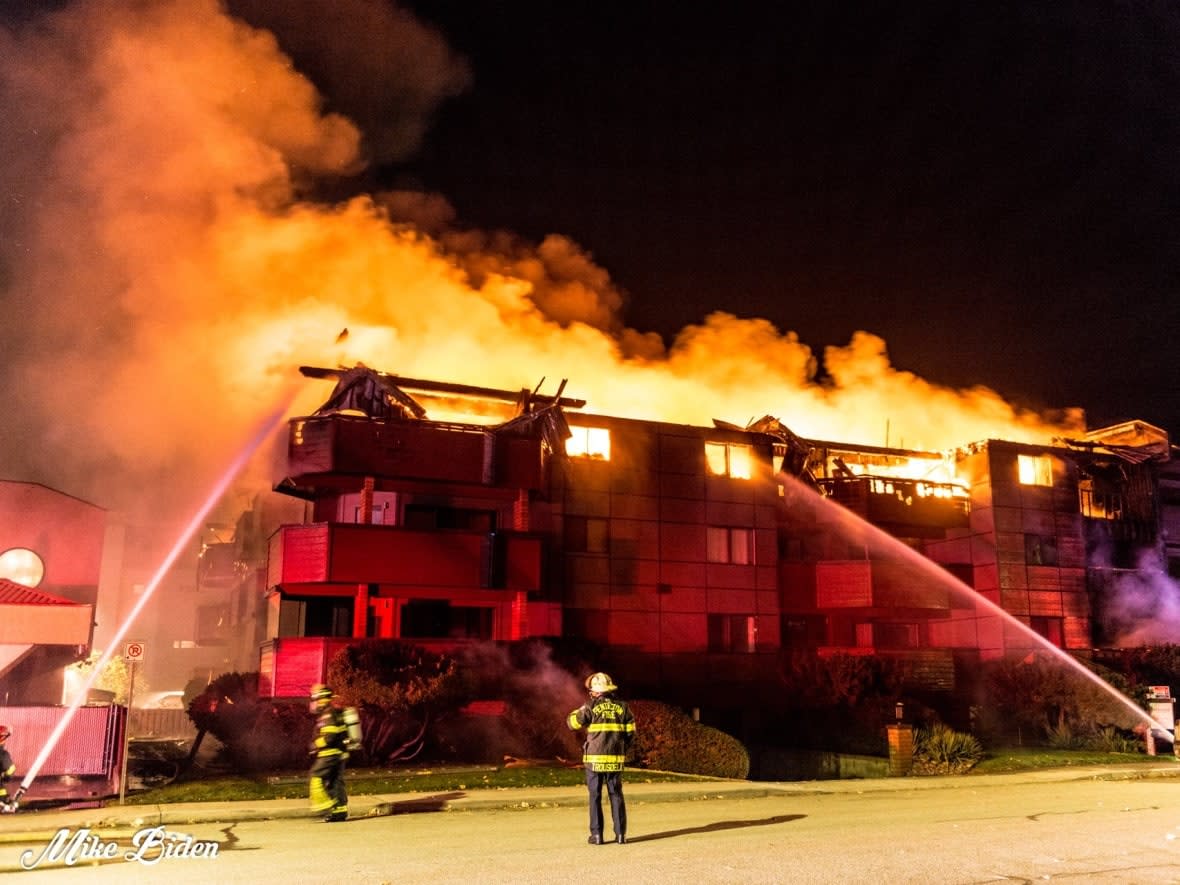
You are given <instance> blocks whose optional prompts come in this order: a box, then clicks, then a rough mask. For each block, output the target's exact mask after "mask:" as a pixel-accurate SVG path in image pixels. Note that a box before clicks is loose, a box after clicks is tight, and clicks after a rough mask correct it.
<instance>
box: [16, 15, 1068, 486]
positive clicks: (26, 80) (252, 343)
mask: <svg viewBox="0 0 1180 885" xmlns="http://www.w3.org/2000/svg"><path fill="white" fill-rule="evenodd" d="M405 51H407V52H410V53H411V54H412V53H413V51H414V48H413V46H409V47H405ZM432 51H433V50H432ZM407 67H409V68H412V67H413V65H409V66H407ZM453 81H454V80H453V77H450V78H448V79H447V82H448V83H449V84H453ZM0 84H4V85H3V86H2V87H0V88H2V89H3V90H4V92H5V93H6V94H5V98H7V99H9V100H8V101H6V102H5V106H6V107H12V108H16V109H17V110H16V111H15V112H14V113H15V117H16V119H10V120H9V121H8V127H7V128H8V133H9V134H8V135H6V136H0V138H2V139H3V141H2V142H0V143H2V144H3V147H4V148H5V149H6V150H5V155H6V156H8V157H13V158H14V160H13V161H12V162H11V163H9V164H8V166H9V168H8V170H7V171H5V172H2V173H0V176H3V184H4V185H5V187H4V189H3V192H5V193H8V194H14V195H15V196H14V197H13V199H14V200H15V201H16V203H17V205H15V206H14V205H10V206H9V212H10V213H12V214H13V218H12V219H11V220H10V221H8V222H0V224H4V225H5V229H4V231H3V232H4V233H6V234H9V235H10V241H11V242H15V243H19V244H20V248H19V249H18V250H15V251H12V252H11V253H9V254H7V255H5V256H4V258H5V261H6V262H7V264H8V268H9V270H10V272H9V275H8V280H7V282H6V284H5V285H6V290H5V293H4V298H5V301H6V304H5V306H6V315H8V316H12V317H15V319H14V321H13V322H14V323H15V324H16V325H17V326H19V330H18V331H19V333H20V335H21V336H23V338H24V339H25V340H26V341H29V342H33V344H31V345H29V346H26V347H23V348H21V349H20V351H19V352H18V353H16V354H14V357H13V363H12V368H11V369H10V370H9V371H10V376H9V377H8V378H7V379H6V380H8V381H9V382H11V383H10V384H9V385H8V386H9V387H11V388H13V389H16V390H23V391H26V392H32V393H26V394H12V396H14V397H17V401H15V402H14V401H8V402H6V403H5V405H6V406H7V414H13V415H21V416H23V417H22V419H21V420H22V421H23V422H24V430H25V431H26V432H28V433H30V434H32V433H36V434H37V436H38V438H39V439H41V440H42V441H43V443H42V445H41V446H39V447H37V451H36V452H30V451H28V450H27V449H28V447H25V450H22V453H21V454H20V457H21V458H22V459H25V460H30V459H33V460H35V459H36V458H38V457H44V463H45V464H47V465H49V464H52V465H53V467H54V469H55V470H57V472H59V473H60V465H61V464H62V463H74V464H76V465H77V466H78V468H79V470H80V471H84V472H86V473H87V474H88V475H89V478H91V479H93V478H94V476H95V473H96V472H101V471H99V470H98V468H101V467H102V466H103V465H109V464H110V463H111V461H112V459H118V460H119V461H120V462H121V463H122V464H123V465H124V466H125V468H126V470H127V471H133V472H134V473H135V474H136V475H144V474H145V473H146V474H151V473H153V472H158V473H160V474H164V475H171V476H175V475H177V474H178V473H179V474H181V475H184V474H186V473H191V472H192V471H191V464H192V463H194V462H196V463H203V462H204V461H205V459H206V458H208V457H209V456H210V455H211V454H213V453H215V452H218V451H220V452H224V451H225V447H226V446H227V445H228V444H230V442H231V441H232V440H233V439H236V438H237V437H236V435H235V433H234V432H233V431H234V429H236V428H240V427H243V426H245V425H246V424H248V423H249V417H250V416H251V415H253V414H256V413H257V412H258V411H259V410H260V409H261V408H263V407H264V404H266V403H267V402H269V401H270V400H271V399H273V397H274V394H275V391H276V389H277V388H278V386H279V385H280V384H281V383H284V382H285V381H286V380H289V378H290V376H291V375H292V373H293V372H294V367H295V366H297V365H300V364H320V365H353V364H355V363H357V362H363V363H365V364H367V365H371V366H374V367H376V368H379V369H383V370H386V371H391V372H397V373H400V374H406V375H411V376H417V377H429V378H439V379H444V380H451V381H456V382H461V383H471V384H479V385H485V386H497V387H505V388H522V387H527V388H531V387H534V386H535V385H536V383H537V381H538V380H539V379H540V378H541V377H542V376H544V377H548V378H550V379H557V378H568V379H569V386H568V388H567V393H568V394H569V395H571V396H576V397H579V398H584V399H586V400H587V401H588V411H592V412H599V413H606V414H614V415H620V416H630V417H642V418H653V419H662V420H668V421H677V422H689V423H704V424H707V423H709V422H710V421H711V419H712V418H714V417H716V418H722V419H725V420H728V421H731V422H733V423H737V424H744V423H746V422H747V421H748V420H750V419H751V418H753V417H756V416H760V415H764V414H772V415H775V416H777V417H779V418H780V419H781V420H782V422H783V423H784V424H786V425H787V426H789V427H790V428H791V429H792V430H794V431H795V432H796V433H798V434H800V435H802V436H805V437H811V438H820V439H831V440H847V441H853V442H864V443H870V444H877V445H880V444H883V443H885V442H887V441H886V440H885V439H884V434H885V428H886V427H887V426H888V427H890V428H891V431H890V433H891V435H892V436H893V438H894V440H904V445H905V446H907V447H910V448H928V449H942V448H947V447H950V446H953V445H957V444H962V443H965V442H969V441H972V440H976V439H982V438H991V437H1000V438H1005V439H1013V440H1022V441H1035V440H1046V439H1048V438H1049V437H1051V436H1053V435H1058V434H1060V433H1061V432H1062V431H1063V430H1064V429H1069V430H1076V429H1078V428H1079V427H1080V425H1081V414H1080V412H1077V411H1074V412H1070V413H1065V414H1064V415H1063V416H1061V417H1060V418H1057V417H1053V416H1041V415H1036V414H1032V413H1029V412H1025V411H1021V410H1019V409H1017V408H1015V407H1014V406H1012V405H1011V404H1009V403H1008V402H1006V401H1005V400H1004V399H1003V398H1002V397H1001V396H1000V395H999V394H998V393H996V392H994V391H991V390H988V389H986V388H982V387H980V388H973V389H969V390H953V389H949V388H946V387H942V386H940V385H937V384H935V383H932V382H929V381H925V380H923V379H921V378H918V377H917V376H915V375H913V374H911V373H909V372H904V371H900V370H898V369H896V368H894V367H893V366H892V365H891V364H890V361H889V358H888V356H887V352H886V347H885V342H884V341H882V340H881V339H880V338H879V337H877V336H875V335H872V334H870V333H868V332H859V333H857V334H856V335H854V336H853V338H852V340H851V341H850V342H849V344H848V345H847V346H844V347H830V348H827V349H826V351H825V352H824V354H823V364H824V366H825V367H826V370H827V373H828V375H829V376H830V379H831V380H830V383H824V384H821V383H818V382H817V380H816V378H817V374H816V369H817V363H818V360H817V357H816V355H815V354H814V353H813V352H812V350H811V348H809V347H808V346H807V345H806V344H804V343H802V342H800V341H799V340H798V337H797V336H796V335H795V334H794V333H793V332H790V331H784V330H781V329H778V328H776V327H775V326H774V325H773V324H772V323H770V322H768V321H766V320H762V319H753V318H740V317H736V316H733V315H731V314H727V313H720V312H718V313H714V314H711V315H709V316H707V317H705V318H704V319H703V320H702V321H701V322H700V323H699V324H696V325H692V326H689V327H688V328H685V329H683V330H682V331H681V332H680V333H679V334H678V335H677V336H676V338H675V340H674V341H673V342H672V343H671V345H670V346H668V347H665V346H664V344H663V342H661V341H660V340H659V339H658V337H656V336H654V335H651V334H645V333H642V332H640V331H636V330H632V329H627V328H625V327H624V325H623V322H622V319H621V308H622V303H623V299H622V297H621V295H620V293H619V292H618V290H617V289H616V288H615V287H614V285H613V284H612V282H611V280H610V277H609V274H608V273H607V271H605V270H604V269H602V268H600V267H598V266H597V265H595V263H594V262H593V260H592V259H591V257H590V256H589V255H587V254H585V252H583V251H582V250H581V249H579V248H578V246H577V245H576V244H574V243H572V242H570V241H569V240H568V239H565V238H563V237H560V236H554V237H550V238H547V239H546V240H545V241H543V242H542V243H540V244H539V245H536V246H529V245H528V244H524V243H521V242H520V241H519V240H517V239H515V238H513V237H510V236H507V235H502V234H500V235H491V234H481V233H473V232H457V231H451V230H446V229H444V228H442V227H440V226H439V223H438V221H439V219H440V218H445V216H447V215H448V213H449V207H446V205H445V202H443V201H441V200H439V199H438V198H428V199H426V200H425V201H423V200H422V199H421V198H419V199H417V200H415V199H413V198H411V197H409V196H408V195H405V194H380V195H369V196H359V197H356V198H354V199H351V200H349V201H347V202H344V203H340V204H333V205H327V204H320V203H315V202H310V201H305V200H300V199H298V197H297V194H298V192H299V190H300V181H301V179H302V178H303V177H304V176H308V175H317V176H323V175H343V174H346V173H350V172H353V171H355V170H356V169H357V168H359V166H360V163H361V161H360V144H361V134H360V132H359V131H358V130H357V128H356V127H355V126H354V125H353V124H352V123H350V122H349V121H348V120H346V119H344V118H342V117H340V116H337V115H334V114H330V113H327V114H326V113H324V112H323V110H322V108H321V101H320V98H319V96H318V94H317V92H316V90H315V88H314V87H313V85H312V84H311V83H310V82H309V81H308V80H307V79H306V78H305V77H303V76H302V75H301V74H300V73H299V72H298V71H296V70H294V68H293V67H292V65H291V63H290V61H289V59H287V58H286V57H285V56H284V55H283V53H282V52H281V51H280V49H279V46H278V44H277V42H276V40H275V39H274V38H273V37H272V36H271V35H270V34H269V33H267V32H264V31H260V30H256V29H253V28H250V27H248V26H246V25H245V24H243V23H241V22H240V21H237V20H235V19H233V18H231V17H229V16H228V15H227V14H226V13H225V12H224V11H223V10H222V8H221V7H220V5H219V4H218V3H217V2H215V0H162V2H156V3H151V4H145V3H136V4H110V3H103V2H100V0H83V2H78V3H75V4H74V5H72V6H70V7H68V8H67V9H66V10H64V11H62V12H60V13H58V14H55V15H54V16H52V17H51V18H49V19H47V20H46V22H45V23H44V26H43V27H41V28H39V29H37V30H36V31H33V30H29V31H27V32H21V33H7V32H0ZM448 88H450V86H448ZM444 91H445V90H442V89H441V87H440V93H439V95H438V96H437V98H439V99H441V97H442V93H443V92H444ZM425 104H426V105H427V106H426V107H425V108H424V112H425V113H428V112H429V109H430V108H429V106H428V105H429V102H427V103H425ZM413 122H414V123H415V124H416V125H420V124H421V120H420V119H419V120H415V121H413ZM424 202H425V203H426V204H427V205H425V206H424V205H423V203H424ZM407 206H411V208H409V209H408V208H407ZM412 215H413V216H420V217H429V218H431V219H432V223H431V225H430V226H426V225H422V226H416V225H414V224H411V223H408V222H407V220H406V219H407V218H409V217H411V216H412ZM428 229H429V230H432V231H433V233H429V234H428V233H427V232H426V231H427V230H428ZM2 239H3V238H0V240H2ZM345 327H347V328H348V329H349V334H348V336H341V337H342V338H343V340H340V341H337V340H336V337H337V333H338V332H339V330H340V329H342V328H345ZM10 334H11V333H10ZM312 386H313V387H315V388H316V389H314V390H311V391H309V392H308V393H307V399H306V400H305V401H303V402H301V403H299V404H298V405H297V408H298V409H302V410H304V411H310V410H311V409H312V408H314V407H315V406H316V405H318V403H319V402H320V401H322V399H323V396H324V394H325V392H326V390H325V389H324V388H321V387H319V386H318V385H312ZM80 440H85V445H81V444H80ZM14 457H15V456H14ZM124 475H126V474H125V473H124Z"/></svg>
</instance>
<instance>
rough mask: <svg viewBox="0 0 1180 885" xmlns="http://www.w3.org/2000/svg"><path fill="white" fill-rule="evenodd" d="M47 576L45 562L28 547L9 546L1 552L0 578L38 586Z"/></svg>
mask: <svg viewBox="0 0 1180 885" xmlns="http://www.w3.org/2000/svg"><path fill="white" fill-rule="evenodd" d="M44 577H45V563H44V562H43V561H42V560H41V557H40V556H38V555H37V554H36V553H34V552H33V551H32V550H30V549H29V548H27V547H9V548H8V549H7V550H5V551H4V552H3V553H0V578H6V579H7V580H9V581H12V583H14V584H23V585H24V586H26V587H36V586H37V585H39V584H40V583H41V581H42V580H43V579H44Z"/></svg>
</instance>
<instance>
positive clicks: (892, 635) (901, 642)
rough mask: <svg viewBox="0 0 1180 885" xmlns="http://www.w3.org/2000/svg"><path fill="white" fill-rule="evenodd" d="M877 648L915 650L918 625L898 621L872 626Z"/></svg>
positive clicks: (878, 623)
mask: <svg viewBox="0 0 1180 885" xmlns="http://www.w3.org/2000/svg"><path fill="white" fill-rule="evenodd" d="M873 639H874V645H875V646H876V647H877V648H917V647H918V644H919V643H918V625H917V624H913V623H902V622H898V621H878V622H877V623H875V624H874V625H873Z"/></svg>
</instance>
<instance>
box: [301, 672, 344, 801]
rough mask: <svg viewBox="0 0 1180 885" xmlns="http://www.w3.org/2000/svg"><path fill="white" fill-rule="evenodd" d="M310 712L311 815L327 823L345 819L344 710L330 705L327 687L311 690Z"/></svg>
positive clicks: (315, 686)
mask: <svg viewBox="0 0 1180 885" xmlns="http://www.w3.org/2000/svg"><path fill="white" fill-rule="evenodd" d="M311 709H312V712H313V713H315V714H316V717H317V718H316V724H315V740H314V741H313V742H312V746H311V750H310V752H311V754H312V756H313V757H314V759H313V761H312V763H311V775H310V778H311V784H310V787H309V798H310V801H311V810H312V812H313V813H314V814H323V815H324V820H326V821H328V822H335V821H342V820H348V792H347V791H346V790H345V788H344V763H345V761H347V759H348V748H349V729H348V724H347V723H346V722H345V721H344V711H342V710H340V709H339V708H338V707H336V706H334V705H333V704H332V690H331V689H330V688H328V686H326V685H319V684H317V685H313V686H312V687H311Z"/></svg>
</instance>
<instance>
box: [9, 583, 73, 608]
mask: <svg viewBox="0 0 1180 885" xmlns="http://www.w3.org/2000/svg"><path fill="white" fill-rule="evenodd" d="M0 605H78V603H77V602H74V600H72V599H63V598H62V597H60V596H51V595H50V594H48V593H42V592H41V591H40V590H34V589H33V588H32V587H26V586H25V585H24V584H18V583H16V581H10V580H8V579H7V578H0Z"/></svg>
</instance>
